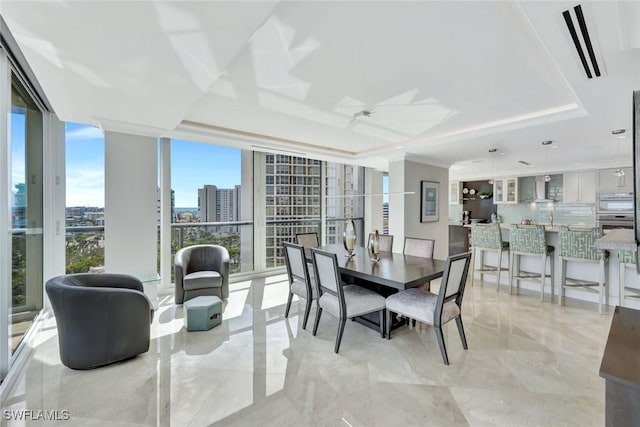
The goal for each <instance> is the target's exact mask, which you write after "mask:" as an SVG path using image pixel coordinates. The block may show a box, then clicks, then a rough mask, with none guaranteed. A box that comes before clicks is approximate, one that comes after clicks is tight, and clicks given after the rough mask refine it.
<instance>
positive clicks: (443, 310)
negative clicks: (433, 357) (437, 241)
mask: <svg viewBox="0 0 640 427" xmlns="http://www.w3.org/2000/svg"><path fill="white" fill-rule="evenodd" d="M470 260H471V252H465V253H462V254H458V255H453V256H450V257H449V258H448V259H447V264H446V266H445V270H444V273H443V276H442V282H441V284H440V290H439V292H438V294H434V293H431V292H429V291H426V290H424V289H417V288H412V289H407V290H405V291H400V292H398V293H396V294H393V295H391V296H389V297H387V300H386V304H387V319H386V322H385V323H386V328H387V331H386V334H387V339H390V338H391V312H393V313H397V314H402V315H404V316H407V317H410V318H413V319H417V320H419V321H421V322H424V323H427V324H429V325H432V326H433V328H434V330H435V333H436V337H437V339H438V344H439V345H440V353H441V354H442V360H443V361H444V364H445V365H448V364H449V357H448V356H447V348H446V346H445V343H444V335H443V333H442V326H443V325H444V324H446V323H447V322H450V321H451V320H454V319H455V321H456V324H457V326H458V333H459V334H460V339H461V340H462V347H463V348H464V349H465V350H466V349H467V339H466V337H465V335H464V327H463V325H462V315H461V311H460V310H461V308H462V297H463V296H464V288H465V284H466V281H467V272H468V271H469V261H470Z"/></svg>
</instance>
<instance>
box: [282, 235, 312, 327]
mask: <svg viewBox="0 0 640 427" xmlns="http://www.w3.org/2000/svg"><path fill="white" fill-rule="evenodd" d="M284 259H285V262H286V265H287V276H288V277H289V298H288V299H287V308H286V309H285V312H284V317H289V309H290V308H291V300H292V299H293V295H297V296H299V297H300V298H303V299H304V300H305V308H304V320H303V321H302V329H305V328H306V327H307V320H308V319H309V312H310V311H311V303H312V302H313V301H314V300H315V301H316V305H317V304H318V291H317V286H316V280H315V277H313V276H311V275H310V274H309V270H308V268H307V262H306V261H305V256H304V247H303V246H302V245H296V244H293V243H289V242H284Z"/></svg>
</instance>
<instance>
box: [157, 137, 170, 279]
mask: <svg viewBox="0 0 640 427" xmlns="http://www.w3.org/2000/svg"><path fill="white" fill-rule="evenodd" d="M159 146H160V280H161V286H162V287H163V288H171V269H172V267H173V262H172V260H171V221H173V218H171V140H170V139H169V138H160V142H159Z"/></svg>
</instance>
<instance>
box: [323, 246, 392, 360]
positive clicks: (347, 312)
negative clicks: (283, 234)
mask: <svg viewBox="0 0 640 427" xmlns="http://www.w3.org/2000/svg"><path fill="white" fill-rule="evenodd" d="M311 255H312V257H313V268H314V270H315V276H316V283H317V284H318V295H319V296H320V297H319V298H318V305H319V306H318V310H317V311H316V320H315V323H314V324H313V335H314V336H315V335H316V333H317V332H318V325H319V324H320V316H321V315H322V312H323V311H324V310H326V311H328V312H329V313H331V314H333V315H334V316H335V317H337V318H338V320H339V322H338V334H337V336H336V345H335V348H334V351H335V352H336V353H337V352H338V350H340V342H341V341H342V334H343V333H344V327H345V324H346V322H347V319H351V318H354V317H356V316H361V315H363V314H368V313H374V312H376V311H378V312H380V336H381V337H382V338H384V331H385V328H384V322H385V316H384V308H385V300H384V297H383V296H382V295H380V294H377V293H376V292H373V291H371V290H369V289H365V288H363V287H361V286H358V285H343V283H342V280H340V271H339V270H338V258H337V255H336V254H335V253H331V252H324V251H321V250H319V249H311Z"/></svg>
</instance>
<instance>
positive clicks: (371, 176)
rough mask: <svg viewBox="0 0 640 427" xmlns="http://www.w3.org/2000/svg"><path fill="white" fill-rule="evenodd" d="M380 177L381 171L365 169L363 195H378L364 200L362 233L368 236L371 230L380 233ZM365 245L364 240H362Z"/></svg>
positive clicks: (381, 211)
mask: <svg viewBox="0 0 640 427" xmlns="http://www.w3.org/2000/svg"><path fill="white" fill-rule="evenodd" d="M382 176H383V173H382V172H381V171H378V170H375V169H371V168H365V172H364V194H380V195H376V196H365V198H364V232H365V234H368V233H369V232H370V231H371V230H378V231H379V232H380V233H382V228H383V225H384V224H383V221H382V213H383V210H382V203H383V202H382V200H383V198H382V195H381V194H382ZM364 242H365V243H366V239H365V240H364Z"/></svg>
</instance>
